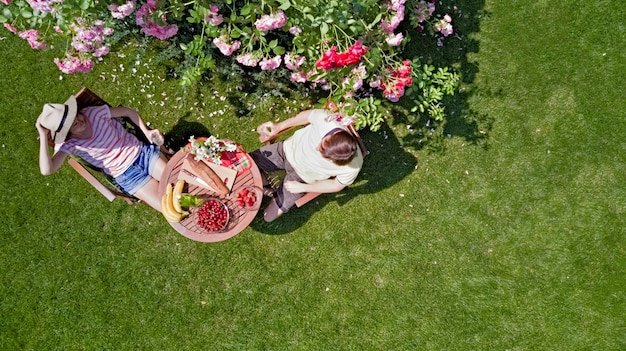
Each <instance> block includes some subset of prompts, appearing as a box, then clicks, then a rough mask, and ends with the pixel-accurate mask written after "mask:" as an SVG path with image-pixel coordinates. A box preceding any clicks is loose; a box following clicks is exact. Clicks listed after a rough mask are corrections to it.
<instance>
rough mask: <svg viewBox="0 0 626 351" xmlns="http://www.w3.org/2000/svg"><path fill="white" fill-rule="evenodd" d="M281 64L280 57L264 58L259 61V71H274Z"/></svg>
mask: <svg viewBox="0 0 626 351" xmlns="http://www.w3.org/2000/svg"><path fill="white" fill-rule="evenodd" d="M281 62H282V57H280V56H274V57H273V58H271V59H269V58H264V59H263V60H261V62H259V67H261V69H262V70H264V71H267V70H270V69H276V68H278V67H279V66H280V63H281Z"/></svg>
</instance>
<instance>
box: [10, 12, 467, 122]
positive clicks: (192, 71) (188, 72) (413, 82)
mask: <svg viewBox="0 0 626 351" xmlns="http://www.w3.org/2000/svg"><path fill="white" fill-rule="evenodd" d="M433 1H434V0H432V1H431V0H429V1H425V0H352V1H338V0H260V1H259V0H215V1H191V2H182V1H181V0H147V1H136V0H127V1H117V2H115V3H108V4H106V3H104V2H101V1H95V0H0V2H1V3H2V4H1V5H0V8H1V9H2V13H1V14H0V22H2V23H3V24H4V27H5V28H6V29H7V30H9V31H11V32H14V33H16V34H17V35H19V36H20V37H21V38H23V39H25V40H27V41H28V43H29V44H30V46H31V47H32V48H33V49H46V48H53V49H55V50H59V51H61V52H62V53H61V57H59V58H56V59H55V60H54V62H55V63H56V65H57V66H58V67H59V69H61V70H62V71H63V72H64V73H75V72H88V71H89V70H91V69H92V68H93V66H94V64H95V63H96V62H97V61H99V60H102V59H103V57H104V56H105V55H106V54H107V53H108V52H109V51H110V50H111V49H112V48H111V43H112V42H113V40H112V39H111V37H112V36H113V33H114V32H115V31H116V29H119V28H129V27H131V28H132V27H134V28H137V29H138V30H137V32H140V33H142V34H143V35H147V36H151V37H154V38H157V39H158V40H167V41H171V42H172V44H174V45H177V47H180V49H181V51H182V53H183V55H184V61H185V62H187V63H188V62H193V64H192V65H187V67H186V68H185V70H184V71H183V72H182V73H181V74H180V79H181V82H182V84H184V85H190V84H194V83H196V82H198V81H199V79H200V78H201V77H202V76H203V75H205V74H210V69H212V68H214V67H215V60H216V58H218V57H219V58H220V59H229V60H233V61H234V62H237V64H239V65H240V66H241V67H242V69H244V70H258V71H259V72H263V71H273V70H285V72H286V73H287V74H286V76H288V77H289V80H290V81H291V82H292V83H293V84H306V85H308V86H310V87H312V88H314V89H319V90H320V91H322V92H325V95H323V96H324V97H323V98H322V99H321V101H319V102H320V103H321V104H324V105H325V106H326V107H327V108H329V109H331V110H333V111H334V112H335V114H334V117H335V118H336V119H337V120H338V121H341V122H342V123H345V124H349V123H352V124H354V125H355V126H356V127H357V128H364V127H369V128H371V129H373V130H376V129H377V128H378V127H379V126H380V125H381V123H383V122H384V120H385V116H386V113H385V112H384V111H386V109H385V108H384V107H383V106H384V105H385V104H386V102H387V101H389V102H397V101H399V100H400V99H401V98H403V99H406V100H408V101H409V102H410V103H411V104H412V106H413V108H412V111H413V112H416V113H422V114H428V115H429V117H432V118H434V119H435V120H442V119H443V118H444V108H443V106H442V104H441V100H442V99H443V97H444V95H446V94H453V92H454V89H455V86H456V83H457V80H458V78H457V75H456V74H455V73H453V72H451V71H450V70H448V69H447V68H446V67H441V68H435V67H433V66H431V65H427V64H424V63H422V62H420V60H419V59H418V58H412V59H410V60H409V59H405V58H402V49H403V47H404V45H406V42H407V41H408V40H409V38H410V36H411V35H415V34H416V33H418V32H422V33H429V34H430V35H432V36H433V39H434V40H437V43H438V45H443V42H444V40H445V38H446V37H448V36H449V35H451V34H452V33H453V32H454V29H453V25H452V22H453V19H452V18H451V16H450V15H449V14H445V13H439V14H438V13H436V8H435V3H434V2H433ZM401 24H403V25H402V26H401ZM409 31H411V32H412V33H409Z"/></svg>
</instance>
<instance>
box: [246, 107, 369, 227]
mask: <svg viewBox="0 0 626 351" xmlns="http://www.w3.org/2000/svg"><path fill="white" fill-rule="evenodd" d="M302 125H306V127H304V128H301V129H299V130H297V131H296V132H295V133H294V134H293V135H292V136H291V137H290V138H288V139H287V140H285V141H281V142H278V143H275V144H270V145H267V146H264V147H262V148H260V149H258V150H255V151H253V152H252V153H251V154H250V155H251V156H252V158H253V159H254V161H255V162H256V164H257V165H258V166H259V168H260V169H261V171H262V172H263V173H264V174H265V175H267V173H270V172H273V171H277V170H285V171H286V173H287V174H286V176H285V178H284V179H283V181H282V183H281V185H280V187H278V189H276V192H275V193H274V194H273V198H272V201H271V202H270V204H269V205H268V207H267V208H266V209H265V212H264V218H265V220H266V221H268V222H271V221H273V220H275V219H276V218H278V217H279V216H280V215H282V214H283V213H285V212H287V211H289V210H290V209H291V208H293V207H294V206H295V204H296V201H297V200H298V199H299V198H301V197H302V196H304V194H305V193H308V192H316V193H334V192H338V191H341V190H342V189H343V188H345V187H346V186H348V185H350V184H352V183H353V182H354V180H355V179H356V177H357V175H358V174H359V171H360V170H361V166H362V165H363V154H362V153H361V150H360V149H359V146H358V141H357V139H356V138H355V137H354V136H353V135H352V133H350V132H349V131H348V130H347V129H346V127H344V126H343V125H341V124H339V123H338V122H336V121H335V120H334V118H332V116H331V113H330V112H328V111H326V110H322V109H315V110H307V111H303V112H300V113H298V114H297V115H296V116H294V117H291V118H289V119H287V120H285V121H282V122H280V123H273V122H265V123H263V124H261V125H260V126H259V127H258V128H257V131H258V132H259V135H260V137H259V139H260V140H261V142H265V141H267V140H271V139H273V138H274V137H275V136H276V135H277V134H278V133H279V132H280V131H283V130H285V129H288V128H291V127H295V126H302Z"/></svg>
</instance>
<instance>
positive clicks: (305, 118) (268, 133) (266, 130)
mask: <svg viewBox="0 0 626 351" xmlns="http://www.w3.org/2000/svg"><path fill="white" fill-rule="evenodd" d="M311 111H312V110H306V111H302V112H300V113H298V114H297V115H295V116H293V117H291V118H289V119H286V120H284V121H282V122H279V123H274V122H265V123H263V124H261V125H260V126H259V127H258V128H257V132H258V133H259V140H260V141H261V142H262V143H264V142H266V141H267V140H269V139H272V138H273V137H275V136H276V134H278V133H280V132H281V131H283V130H285V129H289V128H291V127H296V126H304V125H307V124H309V114H310V113H311Z"/></svg>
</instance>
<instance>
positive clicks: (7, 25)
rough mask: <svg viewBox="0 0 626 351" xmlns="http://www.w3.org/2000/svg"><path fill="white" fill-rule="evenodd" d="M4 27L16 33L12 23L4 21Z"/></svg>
mask: <svg viewBox="0 0 626 351" xmlns="http://www.w3.org/2000/svg"><path fill="white" fill-rule="evenodd" d="M4 28H6V29H8V30H9V31H11V32H13V33H17V29H15V27H13V26H12V25H10V24H8V23H4Z"/></svg>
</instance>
